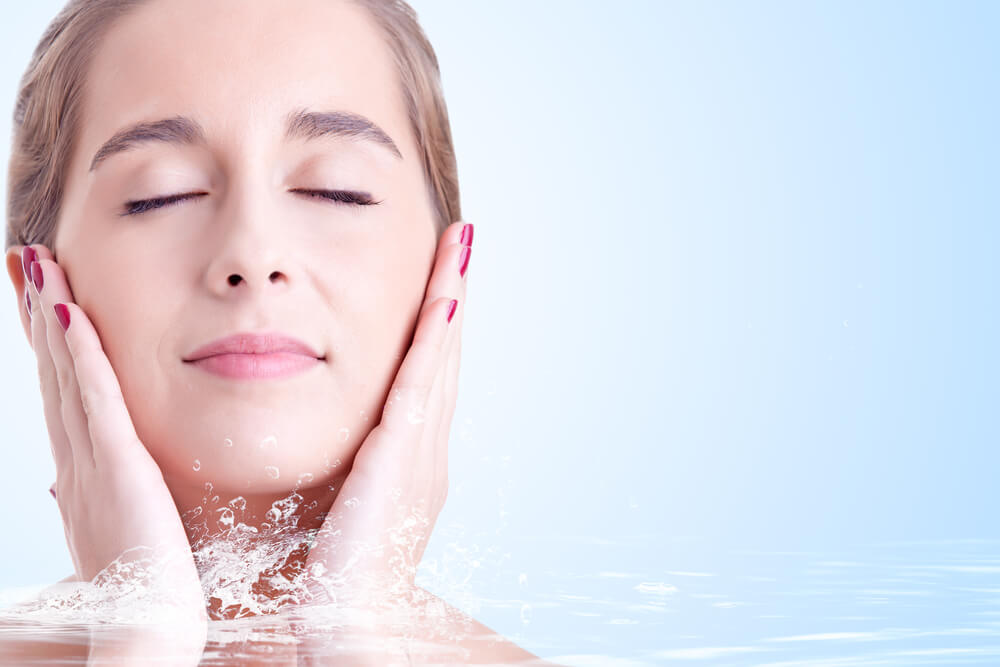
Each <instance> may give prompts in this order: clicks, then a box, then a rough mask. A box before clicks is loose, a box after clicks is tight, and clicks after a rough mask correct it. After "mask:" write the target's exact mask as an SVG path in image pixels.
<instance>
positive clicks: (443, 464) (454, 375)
mask: <svg viewBox="0 0 1000 667" xmlns="http://www.w3.org/2000/svg"><path fill="white" fill-rule="evenodd" d="M464 320H465V309H464V308H463V309H462V312H461V313H456V314H455V318H454V319H453V320H452V322H451V323H452V327H453V330H452V331H451V332H450V334H449V335H451V336H453V337H454V341H453V342H452V343H451V344H450V345H449V350H448V359H447V361H446V362H445V368H444V402H445V410H444V414H443V415H442V416H441V423H440V425H439V426H438V432H437V435H436V441H435V442H436V446H435V461H436V469H437V471H438V475H439V479H440V480H441V482H440V483H441V487H442V488H443V489H444V492H445V493H446V494H447V491H448V451H449V450H448V445H449V442H450V440H451V423H452V419H453V418H454V416H455V408H456V405H457V403H458V370H459V366H460V361H461V356H462V323H463V321H464ZM456 325H457V326H456ZM442 500H443V499H442Z"/></svg>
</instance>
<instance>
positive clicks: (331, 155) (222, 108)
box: [54, 0, 437, 493]
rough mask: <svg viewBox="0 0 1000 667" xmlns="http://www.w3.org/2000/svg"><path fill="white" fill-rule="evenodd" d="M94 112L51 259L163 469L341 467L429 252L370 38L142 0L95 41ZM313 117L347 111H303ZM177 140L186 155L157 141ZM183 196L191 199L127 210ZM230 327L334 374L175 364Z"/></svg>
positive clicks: (307, 3) (241, 0)
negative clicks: (252, 374)
mask: <svg viewBox="0 0 1000 667" xmlns="http://www.w3.org/2000/svg"><path fill="white" fill-rule="evenodd" d="M84 105H85V106H84V109H85V111H84V121H83V125H82V127H81V133H80V135H79V139H78V144H77V145H76V147H75V152H74V154H73V158H72V161H71V164H70V172H69V175H68V182H67V190H66V192H65V195H64V200H63V202H64V205H63V209H62V213H61V217H60V220H59V222H58V235H57V237H56V240H55V243H54V245H55V248H54V253H55V256H56V260H57V261H58V262H59V264H60V266H61V267H62V268H63V270H64V271H65V273H66V275H67V278H68V280H69V284H70V288H71V289H72V291H73V294H74V297H75V300H76V302H77V303H78V304H79V305H80V306H81V307H82V308H83V310H84V311H85V312H86V313H87V314H88V315H89V316H90V318H91V319H92V321H93V322H94V325H95V327H96V328H97V331H98V333H99V334H100V337H101V340H102V342H103V345H104V350H105V353H106V354H107V356H108V358H109V359H110V361H111V363H112V366H113V367H114V369H115V371H116V373H117V375H118V379H119V381H120V383H121V387H122V391H123V393H124V396H125V399H126V403H127V406H128V409H129V412H130V413H131V415H132V418H133V421H134V423H135V426H136V431H137V433H138V434H139V437H140V439H141V440H142V441H143V442H144V443H145V445H146V447H147V448H148V449H149V451H150V453H151V454H152V456H153V457H154V459H155V460H156V461H157V462H158V463H159V464H160V467H161V469H162V470H163V472H164V476H165V477H166V478H168V481H172V483H173V484H175V485H187V484H191V485H197V486H202V485H203V483H204V482H207V481H211V482H212V483H213V484H214V485H215V487H216V489H223V488H225V489H232V490H235V491H240V490H243V489H245V490H246V491H248V492H251V493H252V492H255V491H256V492H273V491H279V492H280V491H284V490H287V489H291V488H293V487H295V485H296V482H297V481H298V480H299V479H300V478H302V476H303V475H307V477H305V479H307V480H308V479H310V478H309V477H308V475H311V476H312V477H311V479H312V480H313V483H312V484H308V483H307V484H304V485H303V488H307V487H309V486H314V485H317V484H320V483H322V481H323V480H324V478H329V477H331V476H332V475H336V474H340V473H342V472H343V467H341V466H349V463H350V461H349V459H350V457H352V456H353V454H354V453H355V451H356V449H357V448H358V446H359V445H360V444H361V442H362V440H363V439H364V436H365V435H367V433H368V431H369V430H370V429H371V428H372V427H373V426H374V425H376V424H377V423H378V421H379V418H380V415H381V408H382V405H383V404H384V401H385V398H386V395H387V393H388V391H389V387H390V385H391V383H392V380H393V378H394V376H395V373H396V371H397V369H398V368H399V365H400V363H401V360H402V357H403V355H405V353H406V351H407V349H408V347H409V343H410V337H411V335H412V331H413V326H414V323H415V322H416V317H417V314H418V312H419V309H420V306H421V303H422V299H423V295H424V289H425V287H426V282H427V278H428V276H429V274H430V271H431V264H432V261H433V257H434V252H435V246H436V243H437V234H436V230H435V224H434V221H433V216H432V212H431V211H432V207H431V202H430V199H429V195H428V191H427V189H426V187H425V184H424V179H423V173H422V170H421V166H420V165H421V161H420V158H419V156H418V152H417V150H418V148H417V145H416V143H415V140H414V138H413V137H412V135H411V131H410V128H409V124H408V119H407V115H406V111H405V106H404V103H403V100H402V96H401V92H400V89H399V84H398V81H397V76H396V70H395V66H394V64H393V62H392V57H391V53H390V51H389V49H388V47H387V45H386V44H385V43H384V42H383V41H382V37H381V33H380V32H379V31H378V28H377V26H376V25H375V24H374V23H373V22H372V19H371V18H370V17H369V16H368V15H367V14H366V13H365V11H364V10H362V9H360V8H357V7H355V6H353V5H351V4H349V3H346V2H336V1H332V0H297V1H296V2H280V3H279V2H268V1H266V0H216V1H215V2H210V3H206V2H202V0H158V1H153V2H150V3H147V4H145V5H143V6H142V7H140V8H139V9H138V10H136V11H134V12H133V13H130V14H129V15H127V16H125V17H124V18H123V19H122V20H121V21H120V22H119V23H117V24H116V25H115V26H114V27H113V28H112V29H111V30H110V31H109V32H108V34H107V36H106V37H105V39H104V40H103V41H102V42H101V45H100V48H99V51H98V52H97V53H96V54H95V60H94V63H93V65H92V68H91V70H90V72H89V75H88V87H87V92H86V99H85V101H84ZM325 112H338V113H350V114H353V115H354V116H353V117H352V118H347V119H340V120H338V119H337V118H328V119H325V120H324V119H323V118H322V117H307V116H298V117H296V116H295V114H308V113H325ZM179 117H185V118H187V119H189V120H190V123H192V124H193V125H192V126H191V127H187V128H184V127H182V125H181V124H180V123H175V124H174V125H173V126H172V127H164V126H161V127H160V128H159V129H158V130H153V131H146V132H145V133H143V134H142V135H141V136H143V137H145V138H146V139H147V140H146V141H141V142H138V143H135V144H134V145H131V146H129V147H128V148H127V149H126V150H123V151H120V152H117V151H114V150H111V151H108V150H107V149H105V151H104V155H103V158H102V159H99V160H98V162H97V164H96V165H95V166H94V168H93V169H92V168H91V166H92V164H93V162H94V158H95V154H98V153H99V152H101V151H100V149H101V147H102V146H104V145H105V143H106V142H108V141H109V140H111V139H112V138H113V137H115V136H116V134H117V133H120V132H122V131H123V130H125V129H126V128H129V127H130V126H132V125H134V124H136V123H139V122H155V121H160V120H164V119H177V118H179ZM296 118H297V120H296ZM364 119H367V121H365V120H364ZM290 122H293V123H294V124H293V125H292V126H291V131H290V129H289V123H290ZM364 122H370V123H372V125H373V127H372V128H369V129H362V125H363V123H364ZM337 128H341V129H344V128H347V129H348V130H350V131H349V132H339V133H338V132H327V131H328V130H335V129H337ZM178 129H180V130H181V131H180V132H173V134H174V135H176V136H175V137H174V138H175V139H176V138H177V137H183V138H185V139H186V141H183V142H181V141H179V140H177V141H175V140H170V141H163V140H162V139H166V138H168V137H169V136H170V135H171V131H169V130H178ZM296 130H297V131H296ZM379 130H381V132H384V134H385V135H386V137H387V139H383V140H381V141H380V140H379V139H378V133H379ZM154 137H155V139H153V138H154ZM389 142H391V143H389ZM393 145H394V146H395V149H394V148H393ZM112 146H114V143H113V144H112ZM118 146H119V147H121V146H122V142H121V141H118ZM395 150H398V152H399V155H396V154H395ZM316 190H326V191H360V192H363V193H368V194H369V195H370V197H371V199H372V200H373V201H375V202H379V203H377V204H373V205H367V206H361V205H352V204H349V203H343V202H339V201H334V200H329V199H323V198H321V197H319V196H312V195H310V194H308V192H306V191H316ZM198 193H200V194H198ZM181 194H196V195H197V196H193V197H191V198H189V199H186V200H183V201H178V202H177V203H174V204H170V205H167V206H164V207H162V208H158V209H152V210H148V211H146V212H144V213H140V214H137V215H123V214H124V213H126V212H127V211H128V209H129V207H128V206H127V205H126V202H133V201H136V200H148V199H153V198H158V197H165V196H172V195H181ZM133 210H134V207H133ZM237 332H253V333H260V332H280V333H284V334H287V335H290V336H294V337H296V338H299V339H301V340H303V341H305V342H306V343H307V344H309V345H310V346H312V347H313V348H314V349H315V350H316V351H317V352H318V353H319V355H321V356H325V360H324V361H320V362H317V363H316V364H315V365H313V366H312V367H311V368H309V370H307V371H305V372H303V373H299V374H296V375H292V376H288V377H282V378H270V379H254V380H247V379H242V380H239V379H228V378H224V377H220V376H218V375H214V374H212V373H210V372H208V371H206V370H204V369H203V368H202V367H200V366H198V365H195V364H191V363H187V362H185V361H184V359H185V358H188V357H190V356H191V355H192V353H193V352H194V351H195V350H196V349H197V348H199V347H201V346H202V345H204V344H206V343H208V342H210V341H213V340H215V339H218V338H220V337H223V336H227V335H230V334H233V333H237ZM338 460H339V461H340V466H338V465H337V462H338Z"/></svg>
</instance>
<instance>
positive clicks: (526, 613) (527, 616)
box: [521, 604, 531, 625]
mask: <svg viewBox="0 0 1000 667" xmlns="http://www.w3.org/2000/svg"><path fill="white" fill-rule="evenodd" d="M521 622H522V623H524V624H525V625H527V624H528V623H531V605H530V604H524V605H521Z"/></svg>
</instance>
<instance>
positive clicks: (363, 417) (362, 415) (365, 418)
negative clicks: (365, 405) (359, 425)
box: [360, 410, 368, 421]
mask: <svg viewBox="0 0 1000 667" xmlns="http://www.w3.org/2000/svg"><path fill="white" fill-rule="evenodd" d="M360 414H361V419H363V420H364V421H368V417H367V416H366V415H365V411H364V410H362V411H361V413H360Z"/></svg>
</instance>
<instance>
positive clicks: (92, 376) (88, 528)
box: [22, 244, 207, 620]
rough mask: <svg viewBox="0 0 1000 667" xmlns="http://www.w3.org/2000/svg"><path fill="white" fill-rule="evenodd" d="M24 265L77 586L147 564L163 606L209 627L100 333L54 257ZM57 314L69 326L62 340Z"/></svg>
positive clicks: (180, 534)
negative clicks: (119, 568)
mask: <svg viewBox="0 0 1000 667" xmlns="http://www.w3.org/2000/svg"><path fill="white" fill-rule="evenodd" d="M22 260H23V261H22V263H23V266H24V269H25V273H26V275H27V277H28V283H30V284H29V285H27V286H26V287H25V289H26V290H29V291H30V297H31V299H30V300H31V340H32V348H33V349H34V351H35V356H36V357H37V360H38V375H39V379H40V386H41V391H42V398H43V402H44V410H45V422H46V426H47V427H48V432H49V440H50V443H51V445H52V455H53V457H54V458H55V464H56V500H57V502H58V503H59V510H60V512H61V514H62V519H63V528H64V530H65V533H66V541H67V543H68V545H69V550H70V553H71V555H72V558H73V564H74V566H75V568H76V575H77V579H79V580H80V581H87V582H90V581H93V580H94V578H95V577H96V576H97V575H98V574H99V573H100V572H101V571H102V570H104V569H105V568H106V567H107V566H108V565H110V564H112V563H113V562H114V561H115V560H119V562H121V563H128V562H130V561H133V560H135V559H136V558H149V559H151V560H148V561H146V562H147V563H148V567H149V568H150V570H148V571H147V572H146V573H145V574H146V576H152V577H153V578H154V580H148V579H147V580H146V581H145V582H144V584H145V585H146V586H150V587H151V588H152V589H154V591H155V592H156V593H157V594H161V593H165V592H167V591H169V592H170V596H171V600H170V601H169V602H167V601H164V604H165V605H166V606H169V607H177V606H180V607H181V608H182V610H183V611H184V612H185V614H188V616H187V617H188V618H192V616H191V615H192V614H193V615H194V616H193V617H194V618H196V619H201V620H206V619H207V613H206V608H205V599H204V594H203V593H202V589H201V582H200V579H199V576H198V570H197V567H196V566H195V563H194V557H193V555H192V553H191V545H190V543H189V542H188V538H187V534H186V532H185V530H184V526H183V523H182V521H181V517H180V515H179V513H178V511H177V507H176V505H175V504H174V501H173V497H172V496H171V494H170V491H169V489H168V488H167V486H166V484H165V482H164V480H163V474H162V472H161V471H160V468H159V466H158V465H157V464H156V462H155V461H154V460H153V458H152V457H151V456H150V454H149V452H148V451H147V450H146V447H145V445H143V443H142V442H141V441H140V440H139V437H138V436H137V435H136V432H135V427H134V425H133V423H132V418H131V416H130V415H129V413H128V409H127V407H126V404H125V400H124V398H123V397H122V392H121V387H120V385H119V383H118V378H117V376H116V375H115V372H114V370H113V368H112V366H111V363H110V361H109V360H108V357H107V356H106V354H105V353H104V349H103V347H102V346H101V341H100V338H99V336H98V334H97V331H96V329H95V328H94V326H93V324H92V323H91V321H90V319H89V318H88V317H87V315H86V314H85V313H84V311H83V309H82V308H80V306H79V305H77V304H76V303H74V302H73V294H72V292H71V291H70V287H69V284H68V281H67V279H66V276H65V274H64V273H63V270H62V268H61V267H60V266H59V265H58V264H57V263H56V262H55V258H54V256H53V255H52V253H51V252H50V251H49V249H48V248H46V247H45V246H44V245H38V244H36V245H34V246H28V247H27V248H25V249H24V250H23V251H22ZM57 304H58V305H57ZM57 309H58V310H59V311H61V312H62V313H63V314H64V315H65V316H68V318H69V323H68V328H67V329H65V330H64V328H63V325H62V324H61V323H60V321H59V319H57ZM64 321H65V318H64ZM138 547H145V549H137V548H138ZM132 549H135V550H134V551H129V550H132ZM126 552H128V553H126ZM126 567H128V565H126ZM157 600H159V598H157V599H156V600H154V603H155V602H156V601H157Z"/></svg>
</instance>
